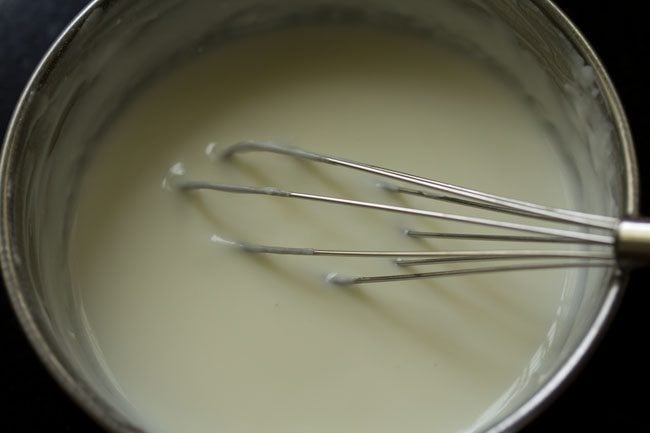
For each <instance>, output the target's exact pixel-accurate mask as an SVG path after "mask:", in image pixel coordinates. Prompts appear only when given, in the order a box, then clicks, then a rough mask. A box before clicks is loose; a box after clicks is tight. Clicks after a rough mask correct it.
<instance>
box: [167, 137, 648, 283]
mask: <svg viewBox="0 0 650 433" xmlns="http://www.w3.org/2000/svg"><path fill="white" fill-rule="evenodd" d="M246 152H267V153H274V154H279V155H284V156H287V157H294V158H299V159H303V160H308V161H312V162H316V163H322V164H330V165H334V166H339V167H345V168H348V169H352V170H358V171H362V172H366V173H370V174H372V175H375V176H379V177H382V178H385V179H391V180H392V181H396V183H394V182H387V181H382V182H380V183H378V186H379V187H381V188H383V189H385V190H387V191H389V192H392V193H396V194H408V195H415V196H419V197H423V198H427V199H431V200H437V201H443V202H450V203H454V204H457V205H463V206H470V207H475V208H480V209H486V210H488V211H493V212H496V213H502V214H511V215H516V216H519V217H524V218H526V219H527V220H531V221H538V222H539V221H550V222H553V223H559V224H560V225H561V226H562V227H565V228H556V227H547V226H542V225H535V224H534V223H529V224H524V223H518V222H509V221H503V220H499V219H492V218H483V217H474V216H466V215H460V214H454V213H446V212H438V211H433V210H424V209H414V208H410V207H402V206H395V205H389V204H382V203H374V202H366V201H358V200H350V199H346V198H339V197H332V196H326V195H316V194H309V193H303V192H295V191H287V190H283V189H279V188H275V187H255V186H245V185H232V184H224V183H218V182H209V181H202V180H188V179H185V178H184V177H183V176H177V177H175V178H174V181H173V185H174V186H175V187H176V188H177V189H179V190H181V191H191V190H215V191H222V192H227V193H235V194H259V195H268V196H275V197H282V198H287V199H299V200H311V201H318V202H324V203H330V204H337V205H344V206H355V207H361V208H368V209H374V210H378V211H384V212H395V213H401V214H407V215H415V216H420V217H427V218H436V219H441V220H447V221H455V222H460V223H465V224H471V225H476V226H483V227H492V228H496V229H499V230H501V231H505V232H506V233H508V234H480V233H479V234H474V233H438V232H424V231H418V230H413V229H407V230H404V234H405V235H407V236H411V237H416V238H446V239H463V240H474V241H499V242H512V243H516V242H526V243H531V244H541V243H546V244H557V245H560V244H564V245H568V244H573V245H579V246H583V249H582V250H579V249H573V250H571V249H568V248H565V249H561V250H547V249H541V248H540V249H526V250H524V249H508V250H470V251H355V250H329V249H316V248H296V247H287V246H274V245H262V244H257V243H249V242H241V241H236V240H229V239H225V238H223V237H221V236H219V235H214V236H213V240H215V241H219V242H222V243H225V244H227V245H230V246H232V247H236V248H239V249H241V250H243V251H246V252H250V253H256V254H284V255H301V256H335V257H384V258H392V259H394V262H395V263H396V264H397V265H399V266H402V267H413V266H420V265H436V264H442V263H469V264H470V265H471V266H469V267H465V268H460V269H444V270H435V271H429V272H411V273H400V274H389V275H377V276H348V275H341V274H338V273H335V272H332V273H329V274H328V275H327V277H326V279H327V281H328V282H330V283H333V284H339V285H355V284H365V283H378V282H386V281H401V280H412V279H420V278H434V277H444V276H454V275H468V274H479V273H495V272H509V271H522V270H538V269H557V268H586V267H598V268H613V269H628V268H630V267H634V266H639V265H643V264H645V263H647V262H648V260H649V259H650V222H646V221H644V220H642V219H633V218H624V219H622V220H621V219H618V218H613V217H609V216H602V215H594V214H589V213H583V212H577V211H572V210H566V209H557V208H552V207H547V206H542V205H539V204H534V203H529V202H526V201H521V200H515V199H511V198H507V197H502V196H498V195H494V194H488V193H485V192H481V191H477V190H473V189H469V188H464V187H461V186H457V185H452V184H449V183H444V182H440V181H437V180H433V179H429V178H425V177H421V176H416V175H413V174H409V173H404V172H401V171H397V170H391V169H388V168H383V167H379V166H375V165H370V164H366V163H362V162H357V161H352V160H349V159H344V158H340V157H336V156H331V155H324V154H320V153H316V152H311V151H307V150H304V149H300V148H296V147H287V146H282V145H278V144H274V143H268V142H257V141H242V142H239V143H236V144H234V145H231V146H229V147H227V148H225V149H224V150H223V151H222V152H221V154H220V156H221V158H223V159H230V158H232V157H234V156H235V155H237V154H241V153H246ZM556 225H557V224H556ZM588 246H592V247H600V248H597V249H596V250H593V248H592V249H591V250H588V249H586V248H585V247H588ZM513 260H516V261H517V263H516V264H505V265H504V264H500V265H492V266H474V265H473V264H474V263H477V262H499V261H513Z"/></svg>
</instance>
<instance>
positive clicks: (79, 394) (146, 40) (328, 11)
mask: <svg viewBox="0 0 650 433" xmlns="http://www.w3.org/2000/svg"><path fill="white" fill-rule="evenodd" d="M444 2H445V0H437V1H424V0H422V1H418V0H412V1H404V2H399V3H398V2H391V1H388V0H385V1H384V0H348V1H344V0H335V1H318V0H313V1H309V0H302V1H300V0H276V1H272V0H242V1H239V2H228V1H214V2H203V1H201V0H141V1H138V2H130V1H126V0H122V1H120V0H112V1H108V0H106V1H102V0H97V1H95V2H93V3H91V4H90V6H88V7H87V8H86V9H85V10H84V11H83V12H82V13H81V14H80V15H79V16H78V17H77V18H76V19H75V20H74V22H73V23H72V24H71V25H70V26H69V27H68V28H67V29H66V31H65V32H64V33H63V35H62V36H61V37H60V38H59V39H58V41H57V42H56V44H55V45H54V46H53V47H52V48H51V49H50V51H49V52H48V53H47V55H46V56H45V58H44V59H43V61H42V62H41V64H40V65H39V67H38V68H37V70H36V72H35V73H34V75H33V77H32V79H31V81H30V83H29V84H28V86H27V88H26V90H25V92H24V93H23V96H22V98H21V100H20V102H19V104H18V107H17V109H16V111H15V114H14V117H13V119H12V122H11V124H10V127H9V130H8V132H7V136H6V141H5V144H4V150H3V155H2V161H1V167H0V170H1V171H0V174H1V179H0V191H1V194H2V195H1V197H2V201H1V203H0V215H1V218H2V219H1V222H2V231H1V235H2V239H1V242H2V255H1V259H2V267H3V272H4V277H5V281H6V284H7V288H8V291H9V295H10V297H11V300H12V303H13V306H14V309H15V311H16V313H17V315H18V317H19V319H20V321H21V323H22V326H23V328H24V329H25V331H26V333H27V335H28V337H29V339H30V340H31V343H32V345H33V346H34V347H35V349H36V351H37V352H38V354H39V356H40V357H41V358H42V359H43V361H44V363H45V364H46V366H47V367H48V369H49V370H50V372H51V373H52V374H53V376H54V377H55V378H56V379H57V380H58V381H59V383H61V385H62V386H63V387H64V388H65V389H66V390H67V392H68V393H69V394H70V395H71V396H72V397H73V398H74V399H75V400H76V401H77V402H78V403H79V404H80V405H81V406H82V407H84V408H85V409H86V410H87V411H88V412H89V413H90V414H91V415H92V416H94V417H95V418H96V419H97V420H98V421H99V422H100V423H101V424H102V425H104V426H105V427H106V428H108V429H109V430H111V431H116V432H136V431H141V430H140V429H139V428H138V427H137V426H136V425H135V424H137V414H132V413H129V410H128V408H125V407H123V406H120V405H119V404H116V403H115V395H114V390H112V389H111V387H110V385H109V384H108V383H107V381H106V380H105V378H104V377H103V373H102V369H101V366H99V365H98V364H97V361H96V359H94V356H93V355H92V353H91V351H89V350H88V347H87V342H86V341H85V339H84V336H83V335H81V334H80V331H79V330H80V329H81V328H80V326H79V323H78V321H79V317H78V315H77V314H76V309H75V306H76V302H77V300H76V298H75V294H74V292H73V291H72V290H71V289H70V282H69V275H68V271H67V256H66V250H67V234H68V230H69V226H70V223H71V215H72V212H73V204H74V199H75V195H76V191H77V187H78V181H79V178H80V176H81V174H82V173H83V170H84V168H85V165H86V163H87V161H88V160H89V158H90V157H91V155H92V146H91V145H89V144H88V143H93V142H94V141H95V139H96V138H97V137H99V136H101V134H102V133H103V131H104V130H105V128H107V127H108V126H109V125H110V123H111V121H112V119H113V118H114V116H116V115H117V113H119V112H120V109H121V108H122V107H123V106H124V105H125V104H128V102H129V100H130V99H131V98H132V97H133V95H134V94H137V91H138V89H139V88H140V87H142V86H145V85H146V83H148V82H150V81H151V80H152V79H155V77H156V76H158V75H160V74H163V73H164V72H165V71H166V70H168V69H170V68H173V67H174V66H175V65H178V64H181V63H183V62H184V61H185V60H186V59H188V58H191V57H193V56H195V55H197V51H200V50H201V49H203V48H205V47H208V46H210V45H214V44H219V43H221V42H223V41H225V40H228V39H229V38H233V37H237V36H239V35H242V34H246V33H250V32H255V31H259V30H264V29H270V28H273V27H276V26H283V25H290V24H291V23H295V22H297V21H300V22H314V21H346V22H354V21H373V22H374V23H375V24H379V25H383V26H391V27H404V28H409V29H411V30H415V31H417V32H419V33H423V34H428V33H432V32H435V31H439V30H440V28H439V27H437V24H436V22H435V20H434V19H433V18H434V17H435V15H436V14H435V11H436V8H437V7H440V5H441V4H443V3H444ZM455 4H456V5H457V6H458V7H461V8H463V10H464V13H466V14H467V15H468V16H471V17H473V18H472V19H476V20H478V21H481V20H483V21H484V20H486V19H490V20H492V19H496V18H498V19H499V20H500V22H501V23H502V24H503V26H504V28H507V29H510V31H511V32H513V34H516V35H518V36H517V38H518V40H519V41H520V43H521V45H522V46H523V47H526V49H527V50H528V51H529V52H530V53H531V55H532V56H533V57H534V58H535V59H536V61H538V62H540V64H541V65H542V66H543V68H542V69H544V70H545V71H546V73H547V74H548V75H549V77H551V78H552V81H553V82H554V83H555V84H556V85H557V86H558V88H559V89H564V90H563V91H565V92H566V93H565V95H564V96H565V97H566V99H567V101H573V102H575V103H577V104H578V103H579V104H578V105H581V106H582V107H584V104H587V105H588V106H589V109H591V110H593V112H594V113H595V115H596V116H600V117H599V119H606V120H608V122H609V124H610V125H611V127H612V130H611V134H612V136H611V140H609V141H608V143H610V146H609V147H607V148H602V147H599V146H598V144H597V143H589V141H588V140H587V147H585V148H581V149H574V150H573V151H572V152H574V153H575V154H572V153H571V152H569V153H570V154H571V155H570V156H572V157H573V158H574V160H575V161H579V165H580V164H582V165H581V166H580V167H578V169H577V173H576V175H577V176H578V177H579V176H580V172H581V170H582V171H584V170H587V171H590V170H591V171H595V172H599V173H601V174H602V185H597V186H598V188H595V189H594V191H606V192H607V194H608V200H609V201H608V205H607V206H606V208H604V209H599V210H601V211H603V212H606V213H610V214H616V215H623V214H625V215H635V214H636V213H637V209H638V180H637V171H636V165H635V160H634V152H633V148H632V140H631V137H630V132H629V128H628V126H627V122H626V119H625V116H624V114H623V110H622V108H621V106H620V103H619V101H618V98H617V96H616V93H615V91H614V89H613V86H612V84H611V82H610V80H609V79H608V77H607V75H606V73H605V71H604V69H603V67H602V65H601V64H600V62H599V60H598V59H597V57H596V56H595V54H594V53H593V51H592V50H591V48H590V47H589V46H588V44H587V43H586V42H585V40H584V38H583V37H582V36H581V35H580V33H579V32H578V31H577V30H576V29H575V27H574V26H573V25H572V24H571V23H570V21H568V19H567V18H566V17H565V16H564V15H563V14H562V13H561V12H560V11H559V10H558V9H557V8H556V7H555V6H554V5H553V4H552V3H551V2H549V1H544V0H536V1H530V2H515V1H505V0H500V1H499V0H494V1H482V0H463V1H460V0H456V1H455ZM170 28H173V29H174V32H170V31H168V30H169V29H170ZM166 30H167V31H166ZM460 36H461V37H462V35H460ZM465 42H467V41H465ZM470 42H471V41H470ZM465 46H466V48H467V47H469V49H479V50H480V49H482V47H476V46H471V44H469V45H468V44H465ZM497 66H499V64H498V63H497ZM500 66H505V67H506V69H507V65H500ZM580 66H582V67H584V69H580ZM580 71H582V72H583V73H584V72H585V71H588V72H589V74H591V75H590V77H589V79H588V80H587V81H585V80H584V77H583V76H580ZM594 90H596V91H594ZM574 108H575V107H574ZM584 126H585V128H586V129H588V128H590V127H591V126H593V125H584ZM587 200H588V198H587ZM585 278H587V279H590V283H589V284H590V285H591V286H593V292H592V293H591V294H590V295H589V296H587V297H585V299H584V300H583V302H582V303H581V305H579V306H577V307H576V310H575V311H574V312H573V313H572V314H575V317H576V323H575V326H574V330H573V333H572V335H571V336H570V337H568V338H567V339H566V340H565V341H564V345H565V347H564V348H563V350H562V356H560V357H559V358H558V361H557V365H556V366H555V368H553V371H552V372H551V373H552V374H549V375H548V376H547V377H545V379H544V380H543V382H541V383H540V384H539V385H538V386H536V387H535V389H534V390H532V391H531V394H530V397H529V398H528V399H527V400H526V401H524V402H522V403H521V404H519V405H517V406H516V407H512V408H511V409H510V410H509V411H508V413H505V414H503V416H502V417H500V418H499V419H496V420H495V421H494V423H493V424H492V426H491V427H489V428H488V431H494V432H501V431H510V430H513V429H517V428H519V427H520V426H522V425H523V424H524V423H526V421H528V420H529V419H530V418H531V417H533V416H534V415H535V414H536V413H537V412H538V411H539V410H540V408H542V407H543V406H544V404H545V403H546V402H548V401H549V399H550V398H551V397H552V396H553V395H554V394H555V393H556V392H557V391H558V389H560V388H561V386H562V384H563V383H565V382H566V380H567V379H568V378H569V377H570V376H571V375H572V374H573V372H574V371H575V370H576V368H577V367H578V366H579V365H580V364H581V363H582V362H584V359H585V356H586V355H587V354H588V352H589V351H590V350H591V348H592V347H593V345H594V343H595V341H596V340H597V338H598V337H599V335H600V334H601V333H602V331H603V328H604V326H605V325H606V323H607V321H608V320H609V319H610V318H611V316H612V315H613V313H614V310H615V309H616V305H617V303H618V302H619V300H620V297H621V293H622V286H623V283H624V281H625V276H624V275H622V274H620V273H600V274H598V273H595V274H591V275H589V276H587V277H585Z"/></svg>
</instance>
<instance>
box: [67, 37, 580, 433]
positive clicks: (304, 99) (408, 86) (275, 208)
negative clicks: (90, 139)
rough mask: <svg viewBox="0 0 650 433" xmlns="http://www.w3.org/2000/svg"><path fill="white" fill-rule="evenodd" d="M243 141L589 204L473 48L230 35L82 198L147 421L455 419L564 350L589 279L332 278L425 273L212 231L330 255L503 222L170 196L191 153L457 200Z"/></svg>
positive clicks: (164, 96) (76, 265)
mask: <svg viewBox="0 0 650 433" xmlns="http://www.w3.org/2000/svg"><path fill="white" fill-rule="evenodd" d="M242 139H257V140H270V141H275V142H278V143H283V144H288V145H296V146H301V147H304V148H307V149H310V150H314V151H318V152H324V153H331V154H335V155H340V156H343V157H347V158H351V159H357V160H362V161H367V162H370V163H373V164H376V165H381V166H386V167H391V168H395V169H399V170H404V171H408V172H411V173H414V174H419V175H423V176H430V177H433V178H436V179H440V180H444V181H449V182H454V183H458V184H461V185H465V186H469V187H475V188H478V189H481V190H485V191H490V192H495V193H501V194H505V195H508V196H512V197H516V198H522V199H526V200H531V201H535V202H540V203H545V204H550V205H556V206H564V207H567V206H569V204H568V202H569V195H570V194H569V192H568V191H569V188H570V185H568V180H567V179H568V178H567V176H566V173H564V172H563V169H562V165H561V164H560V161H559V159H558V157H557V156H556V154H555V152H554V151H553V146H552V143H551V142H550V139H549V138H548V137H547V136H546V135H545V133H544V130H543V129H542V127H541V126H540V124H539V123H538V121H537V119H536V118H535V117H534V116H533V115H532V114H531V112H530V110H529V109H528V107H527V106H526V105H525V104H524V102H523V101H522V100H521V99H520V98H519V95H517V94H516V93H514V92H512V91H511V90H510V89H509V87H508V86H507V85H506V84H504V83H503V82H501V81H500V80H499V79H498V78H497V77H494V76H492V75H491V74H490V73H489V72H487V71H486V70H484V69H483V68H482V67H481V66H480V65H479V64H478V63H474V62H473V61H471V60H469V59H466V58H464V57H463V56H462V55H460V54H456V53H453V52H450V51H447V50H446V49H443V48H440V47H435V46H431V44H430V43H428V42H425V41H420V40H417V39H414V38H411V37H407V36H398V35H394V34H383V33H380V32H375V31H371V30H360V29H359V30H355V29H334V28H321V29H299V30H291V31H283V32H276V33H274V34H272V35H271V34H267V35H263V36H259V37H251V38H249V39H245V40H241V41H238V42H234V43H231V44H228V45H225V46H223V47H222V48H220V49H219V50H217V51H216V52H215V53H213V54H210V55H207V56H206V57H205V58H203V59H200V60H199V61H198V62H196V63H193V64H192V65H190V66H188V67H186V68H184V69H182V70H180V71H178V72H176V73H174V74H172V75H171V76H169V77H168V78H165V79H164V80H162V81H160V82H159V83H157V84H156V85H155V86H153V87H152V88H151V89H149V90H148V91H146V92H145V93H144V94H142V95H141V96H139V98H138V99H137V101H136V102H135V103H134V104H133V105H132V106H131V107H130V108H129V110H128V111H126V112H125V113H124V115H123V116H122V117H121V118H120V119H119V120H118V121H117V122H116V124H115V126H114V128H113V130H112V131H110V134H109V135H108V137H107V139H106V143H105V144H104V146H103V147H102V149H101V152H100V153H98V154H97V158H96V161H95V162H94V165H93V166H92V169H91V170H89V172H88V174H87V177H86V178H85V180H84V182H85V183H84V189H83V191H82V195H81V197H80V201H79V208H78V214H77V220H76V225H75V229H74V235H73V239H72V242H71V256H70V258H71V264H72V276H73V281H74V284H75V286H76V288H77V289H78V290H79V293H80V298H81V299H82V307H83V312H84V314H85V316H86V319H87V324H88V332H89V333H90V335H91V336H92V339H93V340H94V342H95V344H96V349H97V353H98V356H101V357H102V361H103V362H105V365H106V366H107V369H109V370H110V372H109V374H110V375H111V376H112V378H113V379H114V380H115V384H116V387H118V388H119V390H120V392H121V393H123V394H124V396H125V398H126V399H128V402H129V403H130V405H132V407H133V409H134V410H135V411H136V412H137V413H138V414H139V420H138V422H139V423H140V424H142V425H143V426H144V427H145V428H147V429H148V430H150V431H152V432H170V433H171V432H176V433H178V432H193V433H200V432H233V433H235V432H236V433H239V432H242V433H243V432H247V433H252V432H277V433H292V432H312V433H314V432H323V433H332V432H357V433H358V432H372V433H381V432H386V433H394V432H403V433H413V432H455V431H460V430H463V429H471V428H472V426H473V425H474V424H475V423H476V421H477V420H478V419H479V417H481V416H482V415H484V414H485V413H486V412H488V411H490V410H492V411H495V412H496V411H498V409H499V407H497V406H498V405H497V406H494V405H495V402H496V401H497V400H498V399H499V398H500V397H502V396H503V395H504V393H506V392H508V390H509V388H510V387H511V386H512V385H513V384H514V383H516V382H517V381H524V382H525V381H526V380H527V379H528V378H530V377H531V375H532V374H533V373H534V371H535V369H536V368H538V367H539V365H532V366H531V360H532V359H533V357H534V356H535V354H536V353H537V354H538V355H539V354H540V353H543V350H542V349H540V348H542V347H547V346H548V345H549V344H550V339H551V337H552V336H553V332H552V330H553V329H555V327H556V326H557V324H556V323H554V322H555V321H556V316H557V311H558V309H559V308H560V307H561V306H562V304H563V302H568V301H567V300H562V297H563V293H564V291H565V290H566V289H565V286H567V287H569V286H570V283H566V281H570V279H569V277H570V276H572V275H574V272H573V271H538V272H523V273H510V274H501V275H489V276H472V277H461V278H447V279H438V280H428V281H412V282H403V283H390V284H389V283H384V284H378V285H368V286H361V287H357V288H337V287H333V286H329V285H327V284H326V283H324V282H323V278H322V277H323V275H325V274H326V273H328V272H330V271H337V272H340V273H345V274H351V275H379V274H389V273H396V272H404V271H401V270H400V269H397V268H396V267H395V266H394V265H392V264H390V263H389V262H388V261H387V260H383V259H349V258H348V259H336V260H334V259H324V258H311V257H300V258H296V257H277V256H275V257H271V256H254V255H250V254H246V253H242V252H239V251H235V250H233V249H231V248H228V247H227V246H224V245H221V244H216V243H214V242H211V240H210V239H211V236H212V235H213V234H215V233H218V234H219V235H221V236H225V237H230V238H235V239H242V240H248V241H253V242H260V243H266V244H272V245H290V246H305V247H315V248H350V249H381V250H387V249H390V250H397V249H403V250H419V249H422V250H427V249H437V248H445V247H446V248H458V249H463V248H469V247H470V246H471V245H472V244H471V243H462V242H458V241H448V242H441V241H416V240H413V239H409V238H407V237H405V236H403V235H402V234H401V231H400V230H401V228H403V227H404V226H409V227H413V228H417V229H424V230H426V229H433V230H438V229H444V228H447V227H451V228H452V229H456V230H457V229H458V228H459V227H460V228H461V229H464V230H466V231H470V232H478V231H482V230H481V229H480V228H479V229H476V228H473V227H469V228H468V227H467V226H459V225H456V226H452V225H451V224H448V223H443V222H439V221H435V220H424V219H422V218H407V217H404V216H400V215H395V214H385V213H380V212H374V211H367V210H359V209H354V208H348V207H338V206H332V205H324V204H314V203H304V202H297V201H292V200H287V199H282V198H265V197H242V196H234V195H230V194H225V193H218V192H199V193H190V194H186V195H183V193H180V192H177V191H169V190H165V189H163V188H162V187H161V180H162V179H163V176H164V175H165V174H166V173H167V170H168V168H169V167H170V166H171V165H172V164H174V163H176V162H182V164H183V166H184V168H185V169H186V171H187V175H186V176H187V177H188V178H195V179H213V180H218V181H222V182H230V183H237V184H256V185H275V186H279V187H284V188H288V189H291V190H295V191H303V192H313V193H321V194H332V195H336V196H345V197H349V198H355V199H364V200H372V201H380V202H385V203H397V204H403V203H405V204H407V205H409V206H419V207H423V206H425V207H429V208H434V209H447V208H449V209H451V207H448V206H441V205H436V204H435V203H431V202H426V201H421V200H418V199H411V198H396V197H394V196H392V195H390V194H387V193H385V192H382V191H378V190H377V188H375V186H374V181H375V179H373V178H372V177H369V176H368V175H359V174H356V173H350V172H349V171H347V170H344V169H335V168H332V167H327V166H326V167H323V166H320V165H314V164H310V163H301V162H298V161H296V160H293V159H291V158H286V157H278V156H272V155H269V154H246V155H241V156H238V157H237V159H236V161H231V162H221V161H217V162H214V161H211V159H210V158H208V157H207V156H206V155H205V154H204V150H205V148H206V146H208V145H209V144H210V143H216V146H217V147H221V146H225V145H228V144H231V143H234V142H237V141H240V140H242ZM454 210H455V211H456V212H464V213H467V211H466V210H464V209H462V208H460V209H458V208H454ZM470 212H471V211H470ZM475 246H476V245H475V244H474V247H475ZM567 284H569V285H567ZM561 325H562V324H560V326H561ZM488 418H489V416H488Z"/></svg>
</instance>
